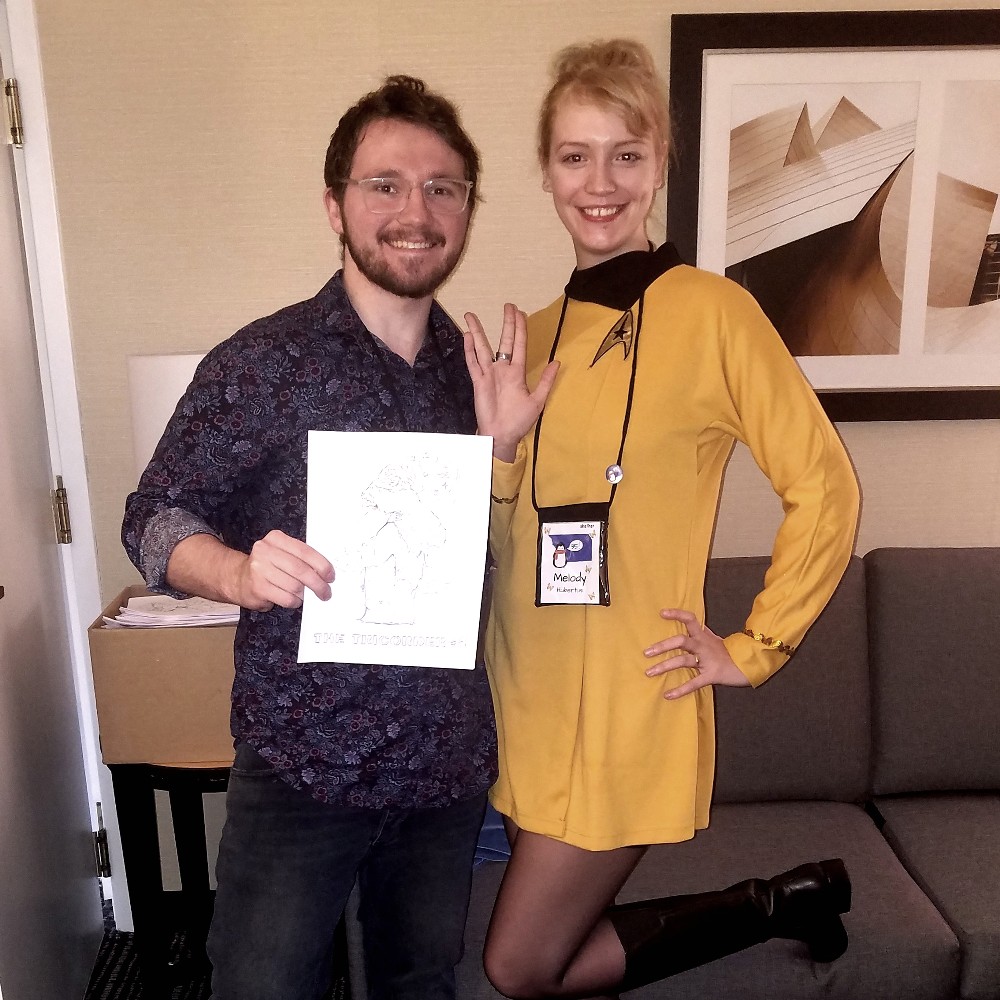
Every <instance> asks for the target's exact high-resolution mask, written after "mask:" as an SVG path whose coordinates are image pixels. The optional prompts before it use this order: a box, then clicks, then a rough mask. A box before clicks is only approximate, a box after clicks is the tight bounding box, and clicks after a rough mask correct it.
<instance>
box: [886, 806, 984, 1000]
mask: <svg viewBox="0 0 1000 1000" xmlns="http://www.w3.org/2000/svg"><path fill="white" fill-rule="evenodd" d="M876 805H877V806H878V809H879V811H880V812H881V813H882V815H883V816H884V817H885V827H884V829H883V831H882V832H883V833H884V835H885V837H886V839H887V840H888V841H889V843H890V844H891V845H892V848H893V850H895V852H896V854H897V855H898V856H899V858H900V860H901V861H902V862H903V864H904V866H905V867H906V869H907V871H908V872H909V873H910V875H912V876H913V879H914V880H915V881H916V882H917V884H918V885H919V886H920V887H921V888H922V889H923V890H924V892H925V893H927V895H928V896H929V897H930V899H931V900H932V902H933V903H934V905H935V906H936V907H937V908H938V909H939V910H940V911H941V913H942V915H943V916H944V918H945V920H947V921H948V923H949V925H950V926H951V929H952V930H953V931H954V933H955V935H956V936H957V938H958V941H959V943H960V944H961V946H962V975H961V996H962V998H963V1000H998V998H1000V795H984V794H965V795H917V796H909V795H907V796H903V797H900V798H891V799H878V800H877V801H876Z"/></svg>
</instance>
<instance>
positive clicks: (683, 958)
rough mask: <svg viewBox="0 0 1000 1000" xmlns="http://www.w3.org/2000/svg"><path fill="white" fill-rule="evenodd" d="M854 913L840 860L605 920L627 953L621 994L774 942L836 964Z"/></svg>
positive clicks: (632, 906) (619, 909)
mask: <svg viewBox="0 0 1000 1000" xmlns="http://www.w3.org/2000/svg"><path fill="white" fill-rule="evenodd" d="M850 908H851V881H850V879H849V878H848V876H847V869H846V868H845V867H844V862H843V861H841V860H840V859H839V858H837V859H833V860H830V861H820V862H813V863H810V864H805V865H799V867H798V868H793V869H792V870H791V871H788V872H785V873H784V874H782V875H776V876H775V877H774V878H771V879H759V878H752V879H748V880H747V881H746V882H739V883H737V884H736V885H733V886H730V887H729V888H728V889H722V890H720V891H717V892H702V893H698V894H696V895H693V896H668V897H666V898H665V899H644V900H640V901H639V902H636V903H625V904H622V905H620V906H613V907H611V909H610V910H608V917H609V919H610V920H611V923H612V925H613V927H614V929H615V932H616V933H617V934H618V937H619V939H620V940H621V942H622V946H623V947H624V949H625V978H624V980H622V983H621V985H620V986H619V987H618V988H619V989H620V990H632V989H636V988H637V987H639V986H645V985H646V984H647V983H652V982H656V981H657V980H658V979H665V978H666V977H667V976H672V975H675V974H676V973H678V972H684V971H686V970H687V969H693V968H694V967H695V966H698V965H704V964H705V963H706V962H712V961H714V960H715V959H717V958H722V957H723V956H725V955H731V954H733V952H736V951H742V950H743V949H744V948H749V947H750V946H751V945H755V944H760V943H761V942H763V941H768V940H770V939H771V938H791V939H794V940H797V941H803V942H805V944H807V945H808V946H809V951H810V954H811V956H812V958H813V960H814V961H816V962H832V961H833V960H834V959H837V958H840V956H841V955H842V954H843V953H844V951H845V950H846V948H847V932H846V931H845V930H844V924H843V922H842V921H841V919H840V914H842V913H847V911H848V910H849V909H850Z"/></svg>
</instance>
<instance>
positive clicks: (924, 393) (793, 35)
mask: <svg viewBox="0 0 1000 1000" xmlns="http://www.w3.org/2000/svg"><path fill="white" fill-rule="evenodd" d="M941 46H951V47H954V46H972V47H977V48H983V47H993V46H998V47H1000V10H914V11H856V12H834V11H823V12H815V13H813V12H809V13H805V12H802V13H799V12H796V13H769V14H674V15H673V16H672V17H671V19H670V81H669V83H670V103H671V112H672V116H673V130H674V147H675V154H676V155H675V156H673V157H672V158H671V162H670V167H669V172H668V184H667V231H668V234H669V238H670V240H671V241H672V242H673V243H674V244H675V245H676V247H677V249H678V251H679V252H680V255H681V257H682V258H683V259H684V260H686V261H689V262H692V263H693V262H694V261H695V260H696V257H697V238H698V198H699V171H700V158H701V112H702V97H703V95H702V67H703V59H704V55H705V53H706V52H712V51H720V50H749V51H768V50H795V49H803V50H808V49H824V50H830V49H834V50H836V49H852V48H855V49H868V50H871V49H872V48H878V49H881V48H885V49H907V48H910V49H928V48H937V47H941ZM819 397H820V400H821V402H822V403H823V407H824V409H825V410H826V412H827V413H828V414H829V416H830V417H831V419H833V420H841V421H859V420H959V419H995V418H1000V387H961V388H923V389H922V388H913V389H871V390H864V391H857V390H823V391H820V392H819Z"/></svg>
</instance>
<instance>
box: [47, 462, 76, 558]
mask: <svg viewBox="0 0 1000 1000" xmlns="http://www.w3.org/2000/svg"><path fill="white" fill-rule="evenodd" d="M52 514H53V516H54V517H55V522H56V541H57V542H58V543H59V544H60V545H69V543H70V542H72V541H73V526H72V525H71V524H70V521H69V494H68V493H67V492H66V487H65V486H63V480H62V476H56V488H55V489H54V490H53V491H52Z"/></svg>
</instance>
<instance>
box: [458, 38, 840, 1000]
mask: <svg viewBox="0 0 1000 1000" xmlns="http://www.w3.org/2000/svg"><path fill="white" fill-rule="evenodd" d="M553 76H554V80H553V83H552V86H551V88H550V89H549V91H548V93H547V95H546V97H545V99H544V101H543V103H542V108H541V113H540V118H539V127H538V137H539V142H538V157H539V161H540V164H541V168H542V177H543V186H544V188H545V190H546V191H548V192H550V193H551V195H552V201H553V205H554V207H555V210H556V213H557V214H558V216H559V218H560V220H561V221H562V223H563V225H564V226H565V228H566V231H567V232H568V234H569V236H570V238H571V239H572V241H573V247H574V250H575V253H576V262H577V266H576V269H575V270H574V271H573V273H572V274H571V275H570V278H569V282H568V284H567V285H566V288H565V291H564V292H563V293H562V294H560V295H559V296H558V297H557V298H556V299H555V301H554V302H553V303H552V304H551V305H550V306H549V307H547V308H545V309H543V310H541V311H540V312H539V313H537V314H536V315H534V316H532V317H531V318H530V320H527V321H526V320H525V317H524V315H523V314H521V313H519V312H518V311H517V310H516V309H515V308H514V307H513V306H507V307H506V308H505V314H504V324H503V330H502V332H501V336H500V341H499V348H498V351H497V353H496V355H494V354H493V353H492V352H491V349H490V346H489V343H488V341H487V339H486V337H485V335H484V333H483V329H482V326H481V325H480V323H479V321H478V319H477V318H476V317H475V316H474V315H472V314H469V315H468V316H467V321H468V323H469V333H468V334H467V336H466V357H467V362H468V365H469V369H470V372H471V374H472V378H473V384H474V387H475V390H476V407H477V416H478V421H479V428H480V432H481V433H484V434H491V435H492V436H493V438H494V459H495V460H494V479H493V501H494V502H493V505H492V520H491V547H492V550H493V554H494V557H495V559H496V561H497V571H496V594H495V600H494V607H493V615H492V621H491V624H490V630H489V636H488V642H487V658H488V665H489V669H490V676H491V682H492V686H493V693H494V700H495V704H496V709H497V717H498V720H497V721H498V730H499V736H500V778H499V780H498V782H497V784H496V786H495V787H494V789H493V791H492V793H491V796H492V801H493V804H494V805H495V806H496V808H497V809H498V810H499V811H500V812H501V813H502V814H503V815H504V817H505V821H506V826H507V830H508V836H509V839H510V841H511V843H512V857H511V860H510V863H509V865H508V867H507V870H506V874H505V877H504V881H503V885H502V887H501V890H500V893H499V896H498V899H497V902H496V906H495V909H494V913H493V919H492V922H491V925H490V930H489V935H488V938H487V943H486V953H485V966H486V971H487V974H488V976H489V978H490V980H491V981H492V982H493V984H494V985H495V986H496V988H497V989H498V990H499V991H500V992H501V993H503V994H505V995H506V996H509V997H525V998H526V997H609V996H615V995H617V994H618V993H619V992H621V991H623V990H627V989H631V988H634V987H637V986H641V985H644V984H646V983H648V982H651V981H654V980H657V979H660V978H663V977H665V976H669V975H671V974H673V973H676V972H679V971H682V970H684V969H687V968H691V967H692V966H695V965H698V964H701V963H704V962H706V961H710V960H712V959H715V958H718V957H721V956H722V955H726V954H729V953H731V952H733V951H737V950H739V949H742V948H745V947H748V946H750V945H753V944H756V943H758V942H762V941H765V940H767V939H769V938H771V937H788V938H793V939H798V940H801V941H803V942H805V943H806V944H807V945H808V946H809V949H810V952H811V954H812V957H813V958H814V959H815V960H817V961H831V960H833V959H835V958H837V957H839V955H840V954H841V953H842V952H843V951H844V949H845V948H846V946H847V938H846V934H845V931H844V928H843V924H842V922H841V919H840V914H842V913H844V912H846V911H847V910H848V909H849V908H850V882H849V880H848V877H847V873H846V871H845V869H844V866H843V863H842V862H841V861H839V860H837V859H833V860H827V861H823V862H817V863H814V864H809V865H803V866H800V867H799V868H797V869H795V870H793V871H791V872H786V873H784V874H782V875H778V876H776V877H774V878H771V879H753V880H749V881H747V882H744V883H741V884H739V885H735V886H732V887H731V888H729V889H727V890H724V891H721V892H707V893H703V894H699V895H696V896H688V897H674V898H666V899H659V900H648V901H645V902H642V903H634V904H628V905H625V906H615V905H613V904H614V899H615V896H616V895H617V893H618V891H619V890H620V889H621V887H622V885H623V884H624V883H625V881H626V880H627V879H628V877H629V875H630V874H631V872H632V871H633V869H634V868H635V866H636V864H637V863H638V862H639V860H640V859H641V857H642V855H643V852H644V851H645V850H646V846H647V845H649V844H654V843H674V842H678V841H682V840H686V839H688V838H690V837H692V836H693V835H694V834H695V832H696V831H698V830H700V829H703V828H705V827H706V826H707V824H708V817H709V804H710V798H711V786H712V776H713V770H714V722H713V702H712V688H713V686H714V685H717V684H721V685H728V686H736V687H749V686H755V685H758V684H760V683H762V682H763V681H765V680H766V679H767V678H768V677H769V676H771V675H772V674H773V673H774V672H775V671H776V670H778V669H779V668H780V667H781V666H783V665H784V664H785V662H786V661H787V659H788V657H789V656H790V655H791V653H792V652H793V651H794V647H795V646H796V644H797V643H798V642H799V640H800V639H801V638H802V636H803V635H804V633H805V632H806V630H807V629H808V628H809V626H810V625H811V624H812V622H813V621H814V620H815V618H816V617H817V616H818V615H819V613H820V611H821V610H822V609H823V607H824V605H825V604H826V602H827V600H828V599H829V597H830V595H831V594H832V592H833V590H834V588H835V587H836V585H837V582H838V581H839V579H840V577H841V574H842V573H843V571H844V569H845V567H846V565H847V561H848V558H849V556H850V552H851V547H852V542H853V537H854V529H855V523H856V518H857V510H858V491H857V484H856V482H855V478H854V474H853V471H852V469H851V466H850V463H849V461H848V459H847V456H846V455H845V453H844V450H843V447H842V445H841V443H840V440H839V438H838V437H837V434H836V432H835V430H834V429H833V427H832V426H831V425H830V423H829V421H828V420H827V418H826V416H825V415H824V413H823V411H822V409H821V407H820V405H819V403H818V402H817V400H816V398H815V396H814V394H813V393H812V391H811V389H810V388H809V386H808V384H807V383H806V381H805V379H804V378H803V377H802V375H801V374H800V373H799V370H798V368H797V366H796V365H795V362H794V361H793V359H792V358H791V357H790V356H789V354H788V351H787V350H786V349H785V347H784V345H783V344H782V342H781V340H780V338H779V337H778V335H777V334H776V333H775V331H774V329H773V328H772V327H771V325H770V324H769V323H768V321H767V319H766V318H765V317H764V315H763V314H762V312H761V311H760V309H759V308H758V307H757V305H756V303H755V302H754V301H753V300H752V299H751V298H750V296H749V295H747V294H746V293H745V292H744V291H743V290H742V289H740V288H738V287H737V286H736V285H734V284H732V283H731V282H729V281H727V280H726V279H724V278H721V277H719V276H717V275H713V274H708V273H705V272H702V271H699V270H697V269H695V268H693V267H689V266H686V265H684V264H683V263H681V261H680V260H679V259H678V257H677V254H676V252H675V251H674V249H673V247H672V246H671V245H670V244H665V245H664V246H662V247H660V248H659V249H653V246H652V244H651V243H650V242H649V239H648V236H647V228H646V224H647V219H648V216H649V213H650V209H651V206H652V204H653V200H654V197H655V195H656V192H657V190H658V189H659V188H660V187H662V185H663V176H664V169H665V163H666V157H667V153H668V149H669V119H668V113H667V101H666V96H665V88H664V86H663V84H662V81H661V79H660V78H659V76H658V74H657V72H656V70H655V67H654V65H653V61H652V58H651V56H650V55H649V53H648V51H647V50H646V49H645V48H644V47H643V46H641V45H640V44H638V43H635V42H631V41H623V40H614V41H608V42H598V43H593V44H589V45H583V46H572V47H570V48H568V49H566V50H564V51H563V52H561V53H560V54H559V55H558V56H557V57H556V60H555V62H554V71H553ZM529 385H531V386H533V387H534V388H533V389H531V390H530V391H529V388H528V386H529ZM543 403H544V409H542V405H543ZM734 440H738V441H742V442H744V443H745V444H746V445H747V446H748V447H749V448H750V450H751V452H752V453H753V455H754V457H755V459H756V461H757V462H758V464H759V465H760V467H761V468H762V469H763V470H764V472H765V473H766V475H767V476H768V477H769V479H770V481H771V484H772V485H773V487H774V489H775V491H776V492H777V493H778V494H779V495H780V496H781V498H782V502H783V505H784V510H785V517H784V521H783V523H782V525H781V527H780V530H779V531H778V533H777V537H776V539H775V542H774V550H773V557H772V564H771V568H770V571H769V572H768V574H767V579H766V584H765V587H764V589H763V590H762V591H761V593H760V594H759V595H758V596H757V599H756V601H755V602H754V604H753V607H752V608H751V609H748V612H749V616H748V619H747V627H746V630H745V631H743V632H740V633H737V634H735V635H731V636H726V637H720V636H717V635H715V634H713V633H712V632H711V631H710V630H709V629H707V628H706V627H705V625H704V604H703V593H702V592H703V584H704V576H705V570H706V565H707V560H708V554H709V546H710V541H711V533H712V526H713V523H714V519H715V513H716V507H717V503H718V497H719V490H720V486H721V480H722V473H723V469H724V466H725V463H726V460H727V457H728V455H729V452H730V449H731V447H732V444H733V442H734Z"/></svg>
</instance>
